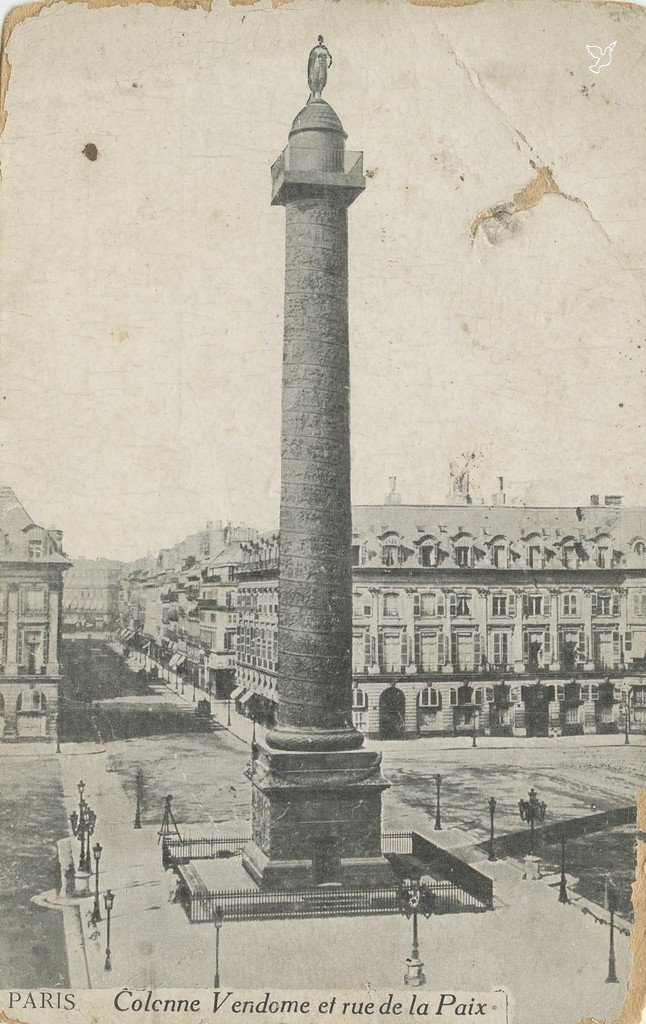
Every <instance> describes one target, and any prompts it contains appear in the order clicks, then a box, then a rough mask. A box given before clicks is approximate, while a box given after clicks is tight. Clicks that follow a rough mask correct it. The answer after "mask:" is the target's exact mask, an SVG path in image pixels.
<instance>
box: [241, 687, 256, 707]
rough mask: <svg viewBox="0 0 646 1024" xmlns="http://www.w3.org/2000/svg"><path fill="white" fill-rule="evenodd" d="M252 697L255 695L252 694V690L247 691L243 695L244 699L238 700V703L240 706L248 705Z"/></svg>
mask: <svg viewBox="0 0 646 1024" xmlns="http://www.w3.org/2000/svg"><path fill="white" fill-rule="evenodd" d="M254 696H255V694H254V692H253V690H248V691H247V692H246V693H245V695H244V697H241V698H240V703H241V704H248V703H249V701H250V700H251V698H252V697H254Z"/></svg>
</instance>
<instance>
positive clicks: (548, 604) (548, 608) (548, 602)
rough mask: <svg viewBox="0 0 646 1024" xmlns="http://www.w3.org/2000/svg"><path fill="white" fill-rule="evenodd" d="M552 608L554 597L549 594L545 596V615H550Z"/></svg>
mask: <svg viewBox="0 0 646 1024" xmlns="http://www.w3.org/2000/svg"><path fill="white" fill-rule="evenodd" d="M551 610H552V599H551V597H550V595H549V594H546V595H545V597H544V598H543V615H549V614H550V613H551Z"/></svg>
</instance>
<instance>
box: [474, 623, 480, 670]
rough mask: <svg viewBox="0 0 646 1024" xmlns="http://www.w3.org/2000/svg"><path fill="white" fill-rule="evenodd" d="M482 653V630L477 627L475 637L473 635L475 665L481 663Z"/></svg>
mask: <svg viewBox="0 0 646 1024" xmlns="http://www.w3.org/2000/svg"><path fill="white" fill-rule="evenodd" d="M481 654H482V651H481V644H480V630H479V629H476V631H475V634H474V637H473V662H474V664H475V665H479V664H480V657H481Z"/></svg>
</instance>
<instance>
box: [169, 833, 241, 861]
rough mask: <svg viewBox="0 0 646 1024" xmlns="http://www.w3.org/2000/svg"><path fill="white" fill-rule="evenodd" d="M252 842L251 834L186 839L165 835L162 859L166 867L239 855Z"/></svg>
mask: <svg viewBox="0 0 646 1024" xmlns="http://www.w3.org/2000/svg"><path fill="white" fill-rule="evenodd" d="M250 842H251V836H198V837H196V838H190V837H187V838H186V839H180V838H178V837H176V836H164V838H163V840H162V861H163V864H164V866H165V867H171V866H172V865H173V864H187V863H188V862H189V861H191V860H216V859H217V858H224V857H237V856H239V855H240V854H241V853H242V851H243V850H244V848H245V846H246V845H247V844H248V843H250Z"/></svg>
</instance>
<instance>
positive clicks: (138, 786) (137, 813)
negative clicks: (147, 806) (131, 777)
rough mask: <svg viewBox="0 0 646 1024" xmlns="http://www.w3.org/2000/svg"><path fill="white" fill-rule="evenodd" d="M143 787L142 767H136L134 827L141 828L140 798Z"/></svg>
mask: <svg viewBox="0 0 646 1024" xmlns="http://www.w3.org/2000/svg"><path fill="white" fill-rule="evenodd" d="M143 789H144V773H143V769H142V768H137V771H136V772H135V792H136V795H137V807H136V810H135V823H134V827H135V828H141V798H142V796H143Z"/></svg>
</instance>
